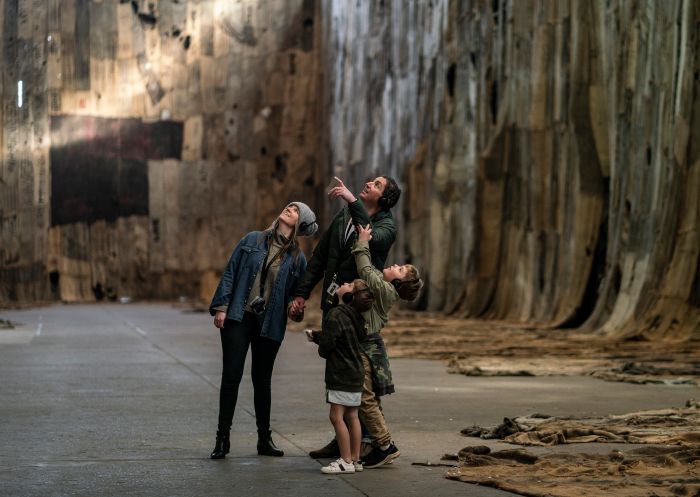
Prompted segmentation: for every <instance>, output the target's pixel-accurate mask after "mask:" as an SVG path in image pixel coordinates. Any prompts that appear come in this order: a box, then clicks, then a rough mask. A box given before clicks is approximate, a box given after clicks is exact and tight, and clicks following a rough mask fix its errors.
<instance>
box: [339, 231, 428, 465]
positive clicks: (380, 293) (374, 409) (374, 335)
mask: <svg viewBox="0 0 700 497" xmlns="http://www.w3.org/2000/svg"><path fill="white" fill-rule="evenodd" d="M357 229H358V238H357V241H356V242H355V244H354V246H353V248H352V253H353V255H354V256H355V264H356V265H357V272H358V274H359V275H360V278H362V279H363V280H365V281H366V282H367V285H368V286H369V289H370V290H371V291H372V294H373V295H374V303H373V304H372V307H371V309H370V310H368V311H367V312H365V313H364V314H363V316H364V318H365V322H366V323H367V337H366V338H365V339H364V340H363V341H362V342H361V345H362V348H363V351H364V354H362V362H363V366H364V370H365V379H364V383H363V389H362V403H361V405H360V412H359V417H360V420H361V421H362V424H363V425H364V426H365V428H366V429H367V431H368V432H369V434H370V437H371V438H372V443H373V446H374V447H373V448H372V451H371V452H370V453H369V454H367V455H366V456H365V457H364V458H363V459H362V464H363V466H364V467H365V468H376V467H378V466H381V465H382V464H387V463H390V462H391V461H393V460H394V459H396V458H397V457H399V456H400V455H401V453H400V452H399V450H398V448H397V447H396V445H395V444H394V442H393V441H392V440H391V434H390V433H389V429H388V427H387V425H386V420H385V419H384V414H383V413H382V410H381V406H380V399H379V397H381V396H382V395H386V394H390V393H393V392H394V385H393V383H392V379H391V370H390V369H389V358H388V356H387V353H386V347H385V346H384V340H383V339H382V337H381V335H380V334H379V331H380V330H381V329H382V328H383V327H384V326H385V325H386V323H387V321H388V319H389V317H388V313H389V309H391V307H392V306H393V305H394V304H395V303H396V302H397V301H398V300H399V299H402V300H408V301H411V300H415V298H416V297H417V296H418V292H419V290H420V288H421V287H422V286H423V281H422V280H421V279H420V275H419V274H418V270H417V269H416V268H415V266H413V265H411V264H404V265H398V264H394V265H393V266H390V267H388V268H385V269H384V270H383V271H379V270H378V269H377V268H375V267H374V266H373V265H372V262H371V259H370V251H369V241H370V240H371V239H372V228H371V227H370V225H369V224H368V225H366V226H364V227H363V226H361V225H360V226H358V227H357Z"/></svg>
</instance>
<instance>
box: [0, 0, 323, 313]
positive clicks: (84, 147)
mask: <svg viewBox="0 0 700 497" xmlns="http://www.w3.org/2000/svg"><path fill="white" fill-rule="evenodd" d="M316 9H317V4H316V2H314V0H265V1H253V0H250V1H249V0H245V1H243V0H225V1H224V0H219V1H214V0H201V1H197V0H181V1H172V0H161V1H118V0H92V1H90V0H66V1H63V0H2V1H0V23H1V25H2V27H3V30H2V41H1V42H0V43H1V45H2V51H1V52H0V57H1V59H0V65H1V66H2V68H3V71H2V87H1V89H0V91H1V100H2V108H1V109H0V120H1V121H2V130H3V131H2V135H1V136H0V149H1V150H2V157H1V160H0V179H1V181H0V239H1V240H2V243H1V244H0V301H35V300H44V299H50V298H60V299H62V300H66V301H74V300H92V299H94V298H100V297H103V298H104V297H117V296H131V297H166V298H167V297H173V296H179V295H188V296H198V295H199V294H201V295H202V298H209V297H210V295H211V291H212V285H214V284H215V283H216V279H217V275H216V273H217V272H219V271H220V270H221V268H222V267H223V266H224V265H225V263H226V260H227V258H228V255H229V254H230V250H231V248H232V246H233V244H234V243H235V241H236V240H237V239H238V238H239V237H240V236H241V234H243V233H244V232H246V231H248V230H250V229H262V228H264V227H266V226H268V225H269V223H270V222H271V221H272V219H273V218H274V216H275V215H276V214H277V213H278V212H279V211H280V210H281V208H282V207H283V206H284V204H285V203H286V202H287V200H288V199H292V198H295V199H299V198H304V199H307V200H308V201H309V203H313V202H314V200H315V198H316V192H317V191H318V190H319V188H316V186H317V185H316V182H317V181H318V180H317V178H318V177H319V175H318V173H317V168H318V167H319V163H318V157H317V155H318V149H319V146H318V140H319V133H318V130H319V122H318V119H319V111H320V108H319V105H320V101H319V100H318V99H317V92H318V91H319V87H318V81H319V80H318V74H319V70H318V68H317V67H316V65H317V61H318V58H317V53H318V49H317V44H318V41H319V37H318V34H317V33H316V32H317V30H318V23H317V22H316V17H317V13H316ZM20 81H22V89H21V91H20V93H21V96H22V99H23V100H22V102H19V101H18V98H19V97H18V85H19V82H20Z"/></svg>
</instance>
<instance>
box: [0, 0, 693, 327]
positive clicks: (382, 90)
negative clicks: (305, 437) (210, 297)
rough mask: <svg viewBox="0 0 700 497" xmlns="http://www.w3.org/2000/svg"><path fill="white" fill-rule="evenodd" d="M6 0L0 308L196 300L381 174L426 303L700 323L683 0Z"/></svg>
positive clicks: (535, 318)
mask: <svg viewBox="0 0 700 497" xmlns="http://www.w3.org/2000/svg"><path fill="white" fill-rule="evenodd" d="M0 5H2V9H0V16H2V26H3V34H2V53H1V55H0V56H1V57H2V67H3V68H4V69H5V70H4V71H3V78H2V88H1V90H2V103H3V105H2V109H1V112H2V117H1V118H2V123H3V133H2V143H1V146H2V162H1V166H0V167H1V169H0V171H2V176H1V178H2V181H1V182H0V209H1V212H0V219H1V224H0V234H1V236H2V246H1V247H0V257H1V261H0V277H1V280H2V281H1V282H0V298H2V299H3V300H13V301H32V300H39V299H44V298H52V297H58V298H61V299H63V300H89V299H92V298H97V297H99V296H100V295H101V294H105V295H107V296H114V295H131V296H135V297H172V296H177V295H183V294H184V295H191V296H196V295H198V294H201V295H202V296H203V297H204V296H206V294H207V292H209V291H210V289H211V286H212V284H213V283H215V281H216V277H217V271H219V270H220V268H221V267H222V266H223V264H224V263H225V260H226V257H227V256H228V252H229V251H230V248H231V246H232V244H233V243H234V242H235V241H236V239H237V238H238V237H239V236H240V235H241V234H242V233H243V232H244V231H246V230H248V229H252V228H262V227H264V226H266V225H267V224H268V223H269V222H270V221H271V219H272V218H273V217H274V215H275V213H276V212H277V211H279V209H280V208H281V206H282V205H283V204H284V203H285V202H286V201H287V200H288V199H291V198H301V199H303V200H305V201H307V203H309V204H310V205H312V206H313V207H314V208H316V209H317V210H318V212H319V215H320V217H321V220H322V222H325V221H327V220H328V219H329V216H330V215H332V213H333V212H334V210H335V209H337V208H338V207H339V204H328V203H327V202H326V201H324V199H323V191H324V187H325V185H326V184H327V183H328V180H329V179H330V177H331V176H332V175H333V174H339V175H341V176H342V177H343V178H344V179H346V180H347V183H348V184H349V186H350V187H351V188H352V189H353V190H358V189H359V188H360V187H361V185H362V182H363V181H364V180H365V179H367V178H368V177H371V176H374V175H377V174H390V175H392V176H394V177H396V178H397V179H398V180H399V181H400V183H401V185H402V187H403V189H404V194H403V197H402V200H401V202H400V204H399V207H398V208H397V209H396V213H395V214H396V217H397V219H398V222H399V227H400V235H399V240H398V243H397V245H396V247H395V249H394V251H393V253H392V254H391V258H392V259H394V260H397V261H402V260H410V261H411V262H413V263H415V264H417V265H418V266H419V267H420V268H421V269H422V271H423V274H424V276H425V279H426V281H427V285H426V290H425V292H424V293H423V295H422V297H421V299H420V301H419V302H417V303H416V307H418V308H424V309H429V310H437V311H443V312H450V313H455V315H458V316H469V317H481V318H487V319H498V320H500V319H503V320H509V321H517V322H522V323H526V324H528V325H532V326H552V327H581V328H583V329H587V330H591V331H599V332H601V333H608V334H612V335H615V336H621V337H628V338H644V337H655V338H669V339H685V338H688V337H697V336H698V333H700V264H699V262H698V261H699V257H700V255H699V253H700V243H699V242H700V239H699V238H700V232H699V227H700V194H699V192H700V145H699V144H700V136H699V135H698V133H700V131H698V130H699V129H700V126H698V116H699V111H700V98H699V95H698V90H699V89H700V81H699V77H698V74H700V60H699V58H700V55H699V54H700V46H699V45H700V34H699V32H698V27H697V26H698V24H697V22H698V21H697V20H698V19H699V18H700V5H699V2H697V1H696V0H671V1H666V2H641V1H632V0H619V1H612V2H611V1H605V0H590V1H589V0H585V1H584V0H570V1H566V0H540V1H535V0H509V1H508V0H488V1H487V0H430V1H428V0H425V1H408V0H393V1H390V0H374V1H370V0H357V1H344V0H343V1H340V0H335V1H332V0H316V1H313V0H297V1H290V0H279V1H274V0H268V1H262V0H256V1H254V0H240V1H233V0H232V1H207V0H201V1H194V0H190V1H185V0H180V1H166V0H162V1H154V2H123V1H119V2H118V1H116V0H115V1H87V0H69V1H65V2H59V1H58V0H32V1H29V0H14V1H12V0H10V1H8V0H4V1H2V2H0ZM19 81H22V87H21V89H20V88H19V87H18V82H19ZM18 91H19V93H18ZM20 96H21V98H22V105H21V106H20V105H19V102H18V99H19V98H20ZM306 248H307V249H308V248H309V246H308V245H307V247H306Z"/></svg>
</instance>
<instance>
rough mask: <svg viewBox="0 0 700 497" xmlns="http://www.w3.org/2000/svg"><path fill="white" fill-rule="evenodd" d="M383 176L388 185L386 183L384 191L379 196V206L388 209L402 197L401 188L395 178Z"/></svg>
mask: <svg viewBox="0 0 700 497" xmlns="http://www.w3.org/2000/svg"><path fill="white" fill-rule="evenodd" d="M382 178H384V179H385V180H386V185H384V192H383V193H382V196H381V197H380V198H379V206H380V207H381V208H382V209H384V210H387V211H388V210H389V209H391V208H392V207H394V206H395V205H396V203H397V202H398V201H399V197H401V188H399V185H398V184H397V183H396V181H395V180H394V178H391V177H389V176H382Z"/></svg>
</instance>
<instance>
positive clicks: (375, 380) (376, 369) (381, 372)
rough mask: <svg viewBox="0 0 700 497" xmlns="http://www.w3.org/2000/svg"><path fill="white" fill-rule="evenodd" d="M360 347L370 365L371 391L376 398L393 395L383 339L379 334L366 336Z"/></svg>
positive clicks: (392, 383)
mask: <svg viewBox="0 0 700 497" xmlns="http://www.w3.org/2000/svg"><path fill="white" fill-rule="evenodd" d="M360 345H361V346H362V349H363V350H364V351H365V354H367V357H368V358H369V362H370V364H371V365H372V390H374V394H375V395H376V396H377V397H381V396H382V395H389V394H390V393H394V382H393V380H392V378H391V369H390V368H389V357H388V356H387V354H386V347H385V346H384V339H383V338H382V336H381V335H380V334H379V333H373V334H371V335H367V338H365V339H364V340H363V341H362V342H361V343H360Z"/></svg>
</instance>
